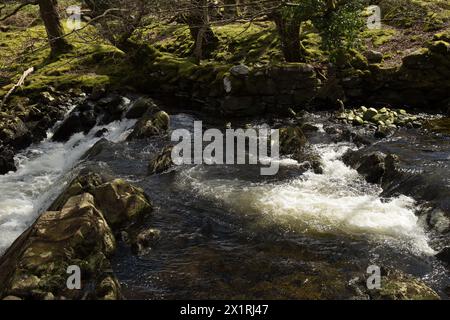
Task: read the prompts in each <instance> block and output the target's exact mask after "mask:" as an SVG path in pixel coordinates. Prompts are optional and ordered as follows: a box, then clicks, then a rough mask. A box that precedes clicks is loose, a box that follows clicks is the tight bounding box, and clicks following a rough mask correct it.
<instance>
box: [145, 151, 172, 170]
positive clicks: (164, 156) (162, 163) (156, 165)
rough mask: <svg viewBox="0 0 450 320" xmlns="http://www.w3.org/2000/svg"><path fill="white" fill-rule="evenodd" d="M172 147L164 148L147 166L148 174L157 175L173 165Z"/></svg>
mask: <svg viewBox="0 0 450 320" xmlns="http://www.w3.org/2000/svg"><path fill="white" fill-rule="evenodd" d="M172 150H173V146H167V147H165V148H164V149H163V150H162V151H161V152H160V153H159V154H158V155H157V156H156V157H155V158H154V159H152V160H151V161H150V163H149V164H148V174H150V175H152V174H157V173H161V172H164V171H166V170H168V169H169V168H170V167H172V166H173V165H174V163H173V161H172Z"/></svg>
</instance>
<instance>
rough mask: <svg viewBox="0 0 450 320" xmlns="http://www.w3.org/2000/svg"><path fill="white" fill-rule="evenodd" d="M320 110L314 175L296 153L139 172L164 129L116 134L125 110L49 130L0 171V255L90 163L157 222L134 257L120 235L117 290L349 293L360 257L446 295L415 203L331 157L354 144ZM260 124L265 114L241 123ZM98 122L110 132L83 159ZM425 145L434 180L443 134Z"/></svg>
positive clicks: (122, 129) (447, 149)
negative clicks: (140, 136)
mask: <svg viewBox="0 0 450 320" xmlns="http://www.w3.org/2000/svg"><path fill="white" fill-rule="evenodd" d="M326 118H327V115H326V114H325V113H317V114H311V116H310V121H311V122H312V123H315V124H316V125H317V127H318V128H319V130H317V131H315V132H312V133H310V134H309V136H308V138H309V141H310V142H311V144H312V148H313V149H314V150H315V151H316V152H317V153H318V154H319V155H320V158H321V163H322V167H323V173H322V174H316V173H314V172H312V171H307V172H304V173H303V172H302V170H300V164H298V163H297V162H296V161H294V160H292V159H289V158H282V159H281V160H280V172H279V173H278V174H277V175H276V176H273V177H264V176H261V175H260V168H259V166H251V165H220V166H219V165H217V166H209V165H205V164H202V165H183V166H178V167H175V168H172V169H170V170H169V171H168V172H165V173H163V174H158V175H152V176H148V175H147V165H148V162H149V160H150V159H151V158H153V157H154V156H155V155H156V154H157V153H158V152H159V151H160V150H161V149H162V148H163V147H164V146H165V145H166V144H167V139H166V138H161V137H156V138H152V139H149V140H144V141H126V137H127V135H128V134H129V133H130V129H131V128H132V126H133V125H134V123H135V121H133V120H121V121H116V122H112V123H110V124H108V125H105V126H96V127H95V128H94V129H92V130H91V131H90V132H89V133H88V134H82V133H78V134H75V135H74V136H72V137H71V138H70V140H69V141H67V142H66V143H56V142H52V141H51V136H52V132H53V131H52V130H50V131H49V134H48V138H47V139H46V140H44V141H42V142H41V143H40V144H37V145H33V146H31V147H30V148H28V149H27V150H25V151H23V152H22V153H20V154H19V155H17V156H16V162H17V164H18V170H17V172H14V173H10V174H7V175H4V176H0V234H1V237H0V254H1V253H3V252H4V251H5V250H6V249H7V248H8V247H9V246H10V245H11V243H12V242H13V241H14V240H15V239H16V238H17V237H18V236H19V235H20V234H21V233H22V232H23V231H24V230H25V229H26V228H27V227H28V226H30V225H31V224H32V223H33V221H34V220H35V219H36V217H37V216H38V215H39V214H40V213H41V212H42V211H43V210H46V208H48V206H49V205H50V204H51V202H52V201H53V200H54V199H55V197H56V196H57V195H58V194H59V193H60V192H61V191H62V190H63V189H64V187H65V186H66V185H67V183H68V182H70V180H71V179H72V178H73V177H74V176H75V175H76V174H77V172H79V171H80V170H81V169H82V168H89V169H95V170H99V171H101V172H105V173H108V174H111V175H113V176H115V177H120V178H124V179H125V180H127V181H129V182H131V183H133V184H136V185H138V186H140V187H142V188H143V189H144V190H145V191H146V193H147V194H148V195H149V197H150V199H151V200H152V201H153V203H154V205H155V207H156V209H155V211H154V213H153V215H151V216H149V217H147V218H146V219H145V221H144V222H143V223H144V224H145V225H147V226H148V227H152V228H157V229H159V230H160V231H161V239H160V240H159V242H158V244H157V245H156V246H154V247H153V248H152V249H151V250H148V251H147V252H144V253H141V254H140V255H135V254H133V253H132V252H131V250H130V248H129V247H128V246H126V245H125V244H124V243H122V242H119V249H118V252H117V253H116V255H115V256H114V258H113V269H114V271H115V273H116V275H117V277H118V279H119V280H120V282H121V284H122V287H123V291H124V294H125V296H126V297H127V298H131V299H132V298H136V299H192V298H193V299H202V298H203V299H207V298H214V299H230V298H233V299H238V298H249V299H259V298H264V299H278V298H287V299H301V298H308V299H310V298H320V299H327V298H328V299H336V298H345V299H349V298H358V288H357V286H356V285H355V283H357V282H358V281H359V280H358V279H361V278H363V277H364V275H365V274H366V270H367V268H368V267H369V266H370V265H378V266H381V267H389V268H394V269H397V270H402V271H404V272H406V273H409V274H412V275H414V276H416V277H418V278H420V279H422V280H423V281H424V282H426V283H427V284H428V285H429V286H430V287H432V288H433V289H435V290H436V291H437V292H438V293H439V294H440V295H441V296H442V297H443V298H448V297H447V296H446V294H445V293H444V288H445V287H447V286H448V285H449V284H450V281H449V272H448V269H446V268H445V267H444V266H443V265H442V264H441V262H439V261H438V260H437V259H436V258H435V257H434V254H435V253H436V251H435V250H436V248H437V247H439V246H442V245H443V244H444V245H445V244H447V245H448V239H443V238H442V237H441V236H439V235H437V234H435V233H434V231H432V230H429V228H427V226H426V223H425V222H424V221H423V219H420V210H421V205H422V203H419V202H418V201H417V199H415V198H414V197H413V196H411V195H408V196H407V195H404V194H397V195H395V196H389V197H386V196H384V195H383V190H382V189H381V188H380V187H379V186H377V185H373V184H369V183H367V182H366V181H365V180H364V179H363V177H362V176H361V175H359V174H358V172H356V171H355V170H353V169H351V168H350V167H348V166H346V165H345V164H344V162H343V161H342V156H343V155H344V153H345V152H346V151H348V150H349V149H353V150H356V149H357V146H356V145H354V144H353V143H350V142H337V143H336V142H334V141H332V140H331V139H330V138H329V136H328V135H327V133H326V132H325V131H324V130H323V129H322V128H323V122H324V121H325V120H324V119H326ZM194 120H203V121H204V123H205V126H206V127H208V126H209V127H216V126H217V121H216V120H208V119H207V118H203V119H202V118H201V117H199V116H197V115H192V114H188V113H178V112H172V114H171V128H172V129H180V128H183V129H188V130H191V131H192V130H193V122H194ZM265 122H270V121H269V120H268V119H261V120H259V121H255V120H253V122H252V125H255V126H257V125H259V124H261V123H265ZM223 125H224V124H222V126H223ZM244 125H245V122H242V123H239V122H236V123H233V126H235V127H236V128H238V127H243V126H244ZM104 128H106V129H107V130H108V133H107V134H106V135H105V136H104V138H105V139H106V140H108V141H110V142H109V143H107V144H105V145H104V146H103V147H102V148H101V150H100V151H99V152H96V154H95V155H93V156H90V157H88V158H87V159H85V158H84V157H83V155H84V154H85V153H86V152H87V151H88V150H89V149H90V148H91V147H92V146H93V145H95V144H96V143H97V142H98V141H99V140H100V138H99V137H96V133H97V132H98V131H99V130H101V129H104ZM405 134H407V135H408V136H415V137H416V139H421V138H422V136H421V135H422V134H423V133H421V132H420V131H419V130H414V131H412V130H410V131H408V132H407V133H399V134H397V135H396V136H394V137H392V138H389V139H385V140H384V141H383V142H382V144H383V143H384V144H385V145H386V146H389V145H392V144H393V143H394V142H395V141H398V139H400V138H401V137H402V136H404V135H405ZM396 139H397V140H396ZM432 144H433V146H431V145H430V148H429V149H431V150H435V149H436V148H438V149H439V150H438V151H436V157H437V158H439V161H440V163H441V164H440V168H443V171H442V172H443V175H444V176H443V178H442V179H443V181H444V182H445V181H446V180H445V179H448V178H449V177H448V176H450V173H449V171H448V170H446V169H445V168H447V167H445V166H448V161H449V159H450V143H449V139H448V138H446V137H440V138H439V139H435V140H433V141H432ZM415 147H416V146H415V145H414V144H411V145H409V146H408V145H404V144H403V145H402V148H398V150H397V152H399V153H400V155H401V156H403V157H406V158H408V157H410V158H411V159H412V158H414V159H415V160H416V161H418V163H421V165H426V164H427V163H435V164H436V161H437V160H436V158H433V157H430V152H427V153H424V154H425V155H424V156H423V158H422V159H417V157H419V155H418V153H415V152H414V148H415ZM432 148H434V149H432ZM432 152H433V151H432ZM437 153H438V154H437ZM445 159H446V160H445ZM419 160H420V161H419ZM445 174H447V176H445ZM447 181H448V180H447ZM443 242H444V243H443Z"/></svg>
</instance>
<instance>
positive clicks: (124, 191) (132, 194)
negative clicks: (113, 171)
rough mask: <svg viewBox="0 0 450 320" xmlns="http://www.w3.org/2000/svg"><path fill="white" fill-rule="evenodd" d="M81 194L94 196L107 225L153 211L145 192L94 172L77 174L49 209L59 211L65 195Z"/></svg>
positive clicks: (112, 225) (119, 224)
mask: <svg viewBox="0 0 450 320" xmlns="http://www.w3.org/2000/svg"><path fill="white" fill-rule="evenodd" d="M82 193H89V194H91V195H93V197H94V200H95V204H96V206H97V207H98V208H99V209H100V210H101V211H102V213H103V214H104V216H105V219H106V221H107V222H108V224H109V225H110V226H111V227H112V228H113V229H115V228H116V227H120V226H121V225H123V224H125V223H127V222H132V221H133V220H134V219H136V218H137V217H139V216H142V215H144V214H146V213H149V212H151V211H152V210H153V206H152V203H151V201H150V200H149V199H148V197H147V196H146V194H145V193H144V191H143V190H142V189H140V188H137V187H135V186H132V185H130V184H129V183H127V182H125V181H124V180H122V179H114V180H113V179H111V178H109V177H105V176H102V175H100V174H97V173H92V172H89V173H86V174H80V176H78V177H77V178H75V179H74V180H73V181H72V182H71V183H70V185H69V187H68V188H67V189H66V190H65V191H64V192H63V193H62V194H61V195H60V196H59V197H58V198H57V199H56V201H55V202H54V203H53V205H52V206H51V207H50V208H51V210H58V209H59V208H61V205H62V204H63V203H65V202H66V201H67V199H68V198H70V197H73V196H75V195H79V194H82Z"/></svg>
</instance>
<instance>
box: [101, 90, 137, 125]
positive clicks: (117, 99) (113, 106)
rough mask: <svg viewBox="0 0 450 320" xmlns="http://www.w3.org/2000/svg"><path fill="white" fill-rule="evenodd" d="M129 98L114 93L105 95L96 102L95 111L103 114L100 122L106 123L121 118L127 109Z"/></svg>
mask: <svg viewBox="0 0 450 320" xmlns="http://www.w3.org/2000/svg"><path fill="white" fill-rule="evenodd" d="M128 102H129V100H128V99H126V98H124V97H122V96H120V95H116V94H112V95H109V96H106V97H105V98H102V99H100V100H99V101H98V102H97V103H96V112H97V113H99V114H103V117H102V118H101V121H100V123H101V124H108V123H110V122H113V121H118V120H120V119H122V115H123V114H124V112H125V111H126V110H127V107H128Z"/></svg>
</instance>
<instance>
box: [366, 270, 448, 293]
mask: <svg viewBox="0 0 450 320" xmlns="http://www.w3.org/2000/svg"><path fill="white" fill-rule="evenodd" d="M368 293H369V295H370V298H371V299H373V300H439V299H440V297H439V295H438V294H437V293H436V292H435V291H434V290H433V289H431V288H430V287H428V286H427V285H426V284H425V283H423V282H422V281H420V280H418V279H415V278H413V277H412V276H410V275H407V274H404V273H402V272H400V271H397V270H387V272H386V274H384V275H382V277H381V288H380V289H373V290H368Z"/></svg>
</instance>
